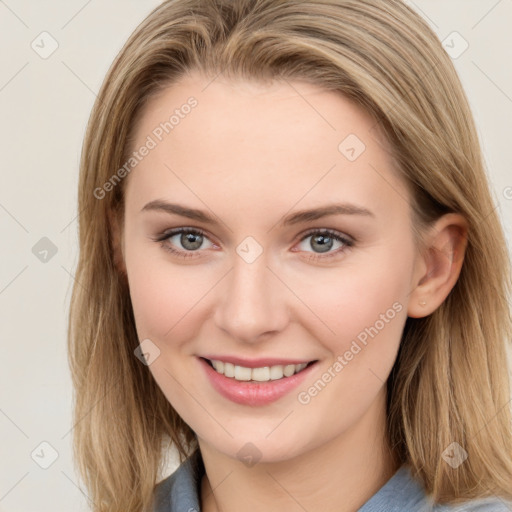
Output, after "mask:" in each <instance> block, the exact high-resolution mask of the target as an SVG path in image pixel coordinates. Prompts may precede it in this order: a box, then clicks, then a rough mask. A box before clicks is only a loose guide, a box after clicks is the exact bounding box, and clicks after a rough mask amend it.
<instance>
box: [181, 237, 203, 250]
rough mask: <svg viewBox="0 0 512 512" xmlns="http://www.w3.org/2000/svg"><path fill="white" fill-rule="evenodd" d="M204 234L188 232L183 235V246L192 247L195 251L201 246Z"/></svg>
mask: <svg viewBox="0 0 512 512" xmlns="http://www.w3.org/2000/svg"><path fill="white" fill-rule="evenodd" d="M202 238H203V237H202V236H201V235H196V234H194V233H187V234H182V235H181V240H180V242H181V244H182V245H183V247H185V248H187V249H190V250H191V251H195V250H196V249H199V248H200V247H201V243H202V241H203V240H202Z"/></svg>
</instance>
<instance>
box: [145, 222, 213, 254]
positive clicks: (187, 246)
mask: <svg viewBox="0 0 512 512" xmlns="http://www.w3.org/2000/svg"><path fill="white" fill-rule="evenodd" d="M173 239H174V240H173ZM154 240H155V242H160V245H161V246H162V247H163V248H164V249H165V250H166V251H168V252H170V253H172V254H175V255H176V256H179V257H182V258H190V257H195V256H196V255H195V254H194V252H196V251H199V250H201V249H207V248H208V247H204V246H203V243H204V242H205V240H208V241H209V239H208V238H207V237H206V234H205V233H204V232H203V231H201V230H200V229H197V228H178V229H173V230H171V231H166V232H165V233H162V235H160V236H159V237H157V238H156V239H154ZM180 246H181V249H180ZM176 247H178V248H177V249H176ZM209 247H213V244H212V242H210V246H209Z"/></svg>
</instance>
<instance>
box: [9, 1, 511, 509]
mask: <svg viewBox="0 0 512 512" xmlns="http://www.w3.org/2000/svg"><path fill="white" fill-rule="evenodd" d="M159 3H160V2H159V1H157V0H103V1H99V0H89V1H85V0H67V1H64V0H51V1H50V0H49V1H46V2H38V1H36V0H6V1H2V0H0V43H1V55H2V66H1V68H0V109H1V110H0V111H1V121H0V136H1V141H2V146H1V147H2V152H1V179H2V186H1V188H0V230H1V235H2V253H1V254H2V262H1V265H0V311H1V323H0V336H1V340H2V358H1V363H0V365H1V371H0V432H1V441H0V443H1V447H2V449H1V454H0V460H1V461H2V463H1V465H0V511H3V512H35V511H37V512H46V511H47V512H50V511H51V512H55V511H57V512H59V511H71V510H72V511H78V510H80V511H82V510H83V511H85V510H88V498H87V497H86V495H85V490H84V489H82V490H81V489H80V483H79V480H78V477H77V475H76V474H75V472H74V469H73V463H72V459H71V437H72V420H71V400H72V388H71V380H70V376H69V371H68V366H67V359H66V329H67V314H68V304H69V298H70V293H71V286H72V280H73V275H74V269H75V266H76V262H77V255H78V247H77V233H76V228H77V224H76V215H77V208H76V189H77V178H78V162H79V154H80V149H81V144H82V138H83V135H84V131H85V125H86V122H87V119H88V116H89V113H90V109H91V107H92V104H93V101H94V99H95V93H96V92H97V91H98V90H99V87H100V84H101V82H102V80H103V78H104V75H105V73H106V71H107V69H108V67H109V66H110V64H111V62H112V60H113V59H114V57H115V55H116V54H117V52H118V51H119V50H120V48H121V46H122V44H123V43H124V41H125V40H126V38H127V37H128V36H129V35H130V33H131V32H132V31H133V29H134V28H135V27H136V26H137V25H138V23H140V22H141V21H142V19H143V18H144V17H145V16H146V15H147V14H148V13H149V12H150V11H151V10H152V9H153V8H154V7H156V6H157V5H158V4H159ZM408 3H409V4H410V5H411V6H413V7H414V8H415V9H417V10H418V11H419V12H420V13H421V14H422V15H423V16H424V17H425V18H426V19H427V20H428V22H429V23H430V25H431V26H432V27H433V28H434V30H435V31H436V33H437V34H438V36H439V37H440V39H441V40H446V41H447V45H448V47H451V49H450V51H452V52H454V55H453V56H454V62H455V65H456V67H457V70H458V72H459V74H460V77H461V79H462V82H463V85H464V87H465V89H466V91H467V94H468V96H469V99H470V102H471V105H472V108H473V111H474V115H475V118H476V122H477V125H478V128H479V133H480V137H481V140H482V145H483V148H484V154H485V158H486V161H487V164H488V168H489V174H490V180H491V183H492V186H493V190H494V194H495V203H496V206H497V208H498V209H499V211H500V214H501V217H502V219H503V221H504V224H505V229H506V233H507V238H508V240H509V241H510V240H511V236H512V235H511V224H512V223H511V220H512V172H511V163H512V157H511V151H510V149H511V148H510V145H511V142H512V140H511V132H512V130H511V129H512V123H511V119H512V66H511V63H512V30H511V27H512V0H499V1H498V0H415V1H409V2H408ZM454 31H455V32H457V33H458V34H455V35H454V34H453V32H454ZM42 32H47V33H48V34H49V35H47V34H43V35H41V33H42ZM461 38H463V39H461ZM464 41H466V42H467V44H468V45H469V46H468V48H467V49H466V51H464V52H463V53H462V54H461V55H456V54H458V53H460V52H461V51H462V50H463V49H464V47H465V43H464ZM56 44H58V47H57V48H56V50H55V51H54V53H52V54H51V55H49V56H47V55H44V52H49V51H50V50H51V49H52V45H56ZM33 47H34V48H33ZM35 49H37V51H36V50H35ZM447 49H448V48H447ZM43 57H46V58H43ZM455 57H456V58H455ZM44 237H46V238H48V239H49V240H50V241H51V244H50V243H49V242H48V241H43V242H41V239H42V238H44ZM37 244H39V245H37ZM41 244H42V245H41ZM45 244H46V245H45ZM509 246H510V245H509ZM34 247H35V249H34ZM41 247H43V249H46V250H49V252H48V253H43V252H41ZM49 247H53V252H55V251H56V252H55V254H53V253H52V250H51V249H48V248H49ZM41 258H42V259H43V260H45V259H46V261H42V260H41ZM43 442H44V443H49V445H47V444H43V445H41V443H43ZM55 456H56V459H55V460H54V461H53V458H55ZM52 461H53V463H51V462H52ZM50 463H51V465H49V467H48V468H47V469H43V468H42V467H41V465H43V466H44V465H48V464H50ZM171 469H172V466H170V467H169V471H170V470H171ZM127 492H129V490H128V489H127Z"/></svg>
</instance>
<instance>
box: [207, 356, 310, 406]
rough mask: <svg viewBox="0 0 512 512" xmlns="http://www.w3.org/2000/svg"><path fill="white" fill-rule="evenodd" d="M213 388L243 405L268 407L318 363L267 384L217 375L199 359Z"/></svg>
mask: <svg viewBox="0 0 512 512" xmlns="http://www.w3.org/2000/svg"><path fill="white" fill-rule="evenodd" d="M199 362H200V364H201V365H202V367H203V368H204V370H205V372H206V375H207V376H208V378H209V379H210V382H211V384H212V386H213V387H214V388H215V390H216V391H217V392H218V393H220V394H221V395H222V396H223V397H225V398H227V399H228V400H231V401H232V402H235V403H237V404H242V405H251V406H258V405H267V404H270V403H272V402H275V401H276V400H279V399H280V398H281V397H283V396H284V395H286V394H287V393H289V392H290V391H292V390H293V389H294V388H296V387H297V386H298V385H299V384H300V383H301V382H302V381H303V380H304V379H305V378H306V377H307V376H308V375H309V374H310V373H311V371H312V369H313V367H314V366H315V365H316V362H315V363H313V364H311V365H309V366H308V367H306V368H304V370H302V371H300V372H299V373H296V374H295V375H292V376H291V377H283V378H282V379H278V380H269V381H266V382H254V381H239V380H236V379H233V378H231V377H226V376H224V375H222V374H220V373H217V372H216V371H215V370H214V369H213V368H212V367H211V366H210V365H209V364H208V363H207V362H206V361H205V360H204V359H202V358H199Z"/></svg>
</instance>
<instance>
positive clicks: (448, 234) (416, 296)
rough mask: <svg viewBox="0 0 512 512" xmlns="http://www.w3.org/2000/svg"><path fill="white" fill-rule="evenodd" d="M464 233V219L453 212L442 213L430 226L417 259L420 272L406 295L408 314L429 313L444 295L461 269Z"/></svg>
mask: <svg viewBox="0 0 512 512" xmlns="http://www.w3.org/2000/svg"><path fill="white" fill-rule="evenodd" d="M467 233H468V224H467V221H466V220H465V218H464V217H463V216H462V215H459V214H455V213H448V214H446V215H443V216H442V217H441V218H440V219H438V220H437V221H436V223H435V224H434V226H433V227H432V228H431V230H430V231H429V234H428V235H427V236H426V237H425V242H426V243H425V248H424V251H423V254H422V255H421V257H420V258H419V262H418V268H420V272H421V275H420V276H419V279H417V281H416V282H415V283H413V284H414V288H413V291H412V292H411V293H410V296H409V305H408V311H407V314H408V316H410V317H412V318H422V317H425V316H428V315H430V314H431V313H433V312H434V311H435V310H436V309H437V308H438V307H439V306H440V305H441V304H442V303H443V301H444V300H445V299H446V297H447V296H448V294H449V293H450V291H451V290H452V288H453V287H454V286H455V283H456V282H457V279H458V278H459V275H460V271H461V269H462V264H463V261H464V254H465V250H466V246H467Z"/></svg>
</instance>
